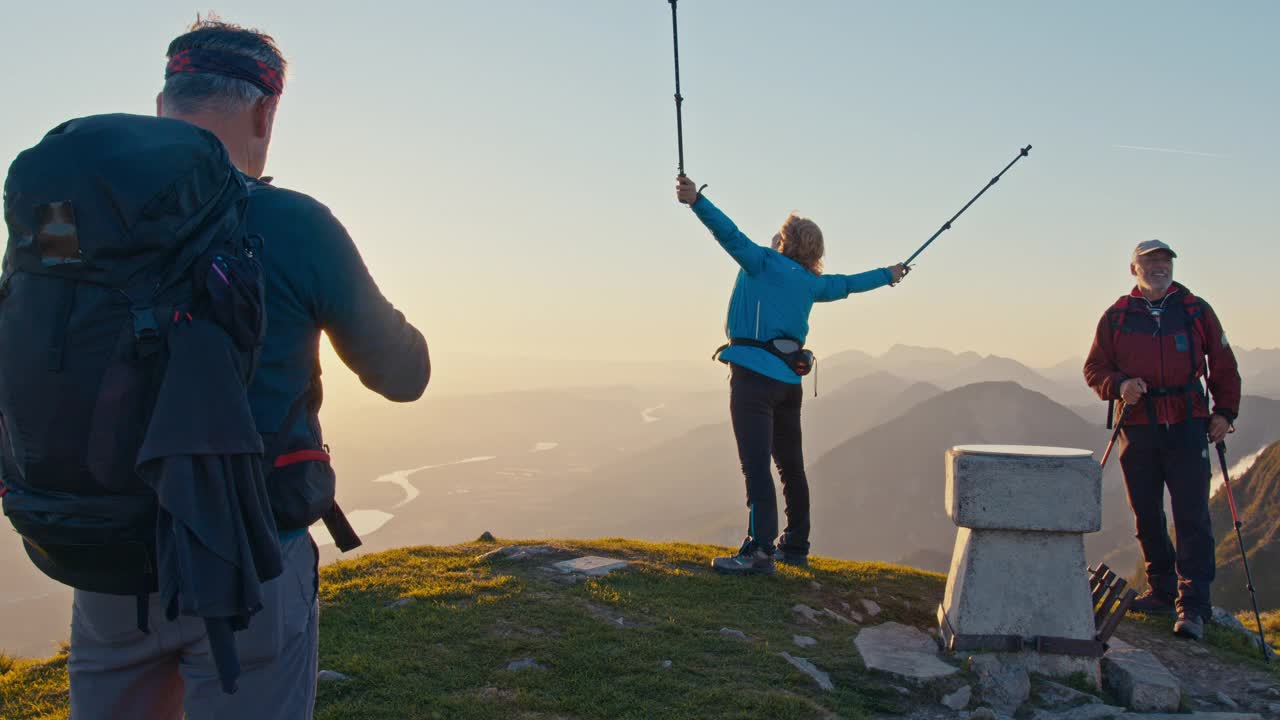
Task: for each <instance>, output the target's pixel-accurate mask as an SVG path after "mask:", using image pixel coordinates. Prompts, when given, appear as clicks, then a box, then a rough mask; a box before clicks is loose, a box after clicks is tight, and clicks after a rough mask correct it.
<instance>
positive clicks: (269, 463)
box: [262, 365, 320, 472]
mask: <svg viewBox="0 0 1280 720" xmlns="http://www.w3.org/2000/svg"><path fill="white" fill-rule="evenodd" d="M319 378H320V369H319V366H318V365H317V366H316V370H315V371H314V372H313V373H312V374H311V379H310V380H308V381H307V386H306V387H305V388H303V389H302V394H300V395H298V397H297V399H295V400H294V401H293V404H292V405H290V406H289V414H288V415H286V416H285V418H284V423H283V424H282V425H281V426H280V429H279V430H277V431H276V435H275V437H274V438H272V439H271V445H270V446H268V447H267V448H266V452H264V453H263V456H262V459H263V462H264V463H265V466H266V468H267V472H271V468H273V467H275V464H276V459H278V458H279V457H280V455H282V454H283V453H284V450H285V448H286V447H287V446H288V444H289V431H290V430H292V429H293V426H294V425H297V424H298V419H299V418H300V417H302V411H303V410H304V409H310V408H311V407H312V406H313V405H314V404H315V398H316V396H317V395H318V394H319V393H318V388H319Z"/></svg>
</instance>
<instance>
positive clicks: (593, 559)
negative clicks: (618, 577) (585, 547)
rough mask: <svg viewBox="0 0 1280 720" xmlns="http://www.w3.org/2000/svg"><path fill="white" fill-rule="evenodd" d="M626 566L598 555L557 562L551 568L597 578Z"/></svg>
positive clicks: (616, 560) (620, 561)
mask: <svg viewBox="0 0 1280 720" xmlns="http://www.w3.org/2000/svg"><path fill="white" fill-rule="evenodd" d="M627 565H628V563H627V561H626V560H618V559H617V558H607V557H600V556H599V555H587V556H585V557H580V558H574V559H572V560H565V561H563V562H558V563H556V564H555V565H554V566H553V567H555V568H556V569H557V570H559V571H560V572H565V573H579V574H582V575H590V576H592V577H599V576H601V575H608V574H609V573H611V572H613V571H614V570H621V569H622V568H624V567H626V566H627Z"/></svg>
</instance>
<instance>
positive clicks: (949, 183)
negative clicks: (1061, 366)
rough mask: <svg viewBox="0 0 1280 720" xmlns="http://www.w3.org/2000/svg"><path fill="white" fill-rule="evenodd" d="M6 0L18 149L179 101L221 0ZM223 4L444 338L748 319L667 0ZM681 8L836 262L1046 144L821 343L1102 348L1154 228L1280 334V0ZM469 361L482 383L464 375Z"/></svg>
mask: <svg viewBox="0 0 1280 720" xmlns="http://www.w3.org/2000/svg"><path fill="white" fill-rule="evenodd" d="M0 3H3V10H2V11H0V48H3V50H2V51H0V52H2V53H3V57H4V67H5V73H4V77H3V80H0V88H2V89H3V95H2V97H3V98H4V100H3V103H2V106H3V111H2V112H0V158H2V159H3V162H5V163H7V162H8V161H9V160H11V159H12V158H13V156H14V155H15V154H16V153H17V152H18V151H20V150H21V149H22V148H24V147H27V146H29V145H31V144H34V143H35V142H36V141H37V140H38V139H39V137H40V135H41V133H43V132H44V131H46V130H48V129H49V128H51V127H53V126H54V125H56V124H58V123H59V122H61V121H63V120H65V119H67V118H69V117H74V116H78V115H85V114H92V113H98V112H116V111H125V112H137V113H150V112H153V110H154V103H153V98H154V96H155V93H156V92H157V91H158V90H159V88H160V86H161V82H162V77H163V68H164V56H163V53H164V49H165V47H166V45H167V44H168V42H169V40H170V39H171V38H172V37H173V36H175V35H176V34H178V33H180V32H181V31H182V30H183V28H184V26H185V25H186V24H188V23H189V22H191V21H192V20H194V19H195V15H196V13H197V12H198V11H206V10H208V9H210V7H209V6H205V5H189V6H188V5H184V4H182V3H174V2H172V0H165V1H164V2H160V1H158V0H157V1H154V2H152V1H145V2H139V1H132V0H122V1H121V2H115V3H101V2H80V1H78V0H68V2H59V3H33V2H17V1H16V0H0ZM212 9H214V10H216V11H217V12H218V13H219V14H220V15H221V16H222V17H223V19H225V20H228V21H232V22H237V23H240V24H244V25H248V26H253V27H258V28H261V29H263V30H265V31H267V32H269V33H271V34H273V35H274V36H275V37H276V39H277V41H278V42H279V44H280V46H281V48H282V49H283V51H284V52H285V54H286V56H287V57H288V59H289V60H290V62H291V71H290V77H289V85H288V88H287V90H286V92H285V95H284V99H283V102H282V105H281V111H280V116H279V119H278V122H277V126H276V134H275V141H274V144H273V147H272V154H271V157H270V161H269V163H268V168H267V171H268V174H271V175H274V176H275V177H276V178H277V182H278V184H281V185H284V186H286V187H290V188H294V189H297V190H301V191H304V192H307V193H309V194H312V195H314V196H315V197H317V198H319V199H320V200H321V201H323V202H325V203H326V204H328V205H329V206H330V207H331V208H332V209H333V210H334V212H335V213H336V214H337V215H338V217H339V218H340V219H341V220H342V221H343V222H344V224H345V225H346V226H347V228H348V229H349V230H350V231H351V232H352V234H353V236H354V237H355V238H356V241H357V243H358V244H359V245H360V247H361V250H362V252H363V253H364V256H365V259H366V261H367V263H368V264H369V265H370V267H371V269H372V270H373V272H374V274H375V276H376V277H377V278H378V279H379V281H380V283H381V285H382V287H383V290H384V292H385V293H386V294H387V295H388V296H389V297H390V298H391V299H392V300H393V301H394V302H395V303H396V304H397V305H398V306H400V307H402V308H403V309H404V310H405V311H406V313H407V314H408V315H409V317H410V318H411V319H412V320H413V321H414V322H415V323H416V324H417V325H418V326H419V327H420V328H422V329H423V331H424V332H425V334H426V335H427V338H428V341H429V342H430V343H431V346H432V350H433V355H434V356H435V357H436V359H437V361H441V360H443V361H444V362H445V363H446V364H447V363H448V361H449V359H450V358H451V357H454V358H457V357H462V353H463V352H465V353H470V354H480V355H493V356H504V355H533V356H541V357H543V358H548V357H557V356H563V357H570V356H572V357H589V356H592V355H593V354H598V355H599V356H602V357H610V358H628V359H635V360H645V361H648V360H655V361H690V362H697V361H701V360H703V359H704V358H705V357H706V356H707V355H708V354H709V353H710V351H711V350H712V349H713V348H714V347H715V346H716V345H718V344H719V343H720V342H721V338H722V330H723V327H722V326H723V320H724V310H725V306H726V303H727V300H728V295H729V289H730V287H731V285H732V281H733V276H734V272H735V266H734V265H733V264H732V262H731V261H730V260H729V258H728V257H727V256H726V255H724V254H723V252H721V251H720V250H719V249H718V248H717V247H716V245H715V244H714V243H713V242H712V241H711V240H710V238H709V236H708V235H707V233H706V232H705V231H704V230H703V229H702V227H701V225H700V224H699V223H698V222H697V221H696V219H694V217H693V216H692V214H691V213H689V212H688V211H687V210H686V209H684V208H682V207H680V206H678V205H677V204H676V203H675V201H674V191H673V185H674V181H673V176H674V174H675V163H676V151H675V118H674V107H673V102H672V97H671V96H672V93H673V86H672V83H673V73H672V57H671V24H670V23H671V16H670V8H669V5H668V3H667V2H665V1H664V0H589V1H588V0H577V1H576V2H568V1H561V0H539V1H537V2H533V1H525V0H505V1H498V0H494V1H488V2H486V1H483V0H471V1H469V2H456V1H453V2H435V1H425V2H363V3H352V2H328V1H308V2H263V1H260V0H259V1H256V2H244V1H242V0H232V1H227V2H219V3H217V4H215V5H213V6H212ZM679 11H680V41H681V47H680V51H681V70H682V85H683V88H682V89H683V92H684V95H685V98H686V100H685V108H684V114H685V117H684V121H685V154H686V166H687V170H688V172H689V174H690V175H691V176H692V177H693V178H694V179H695V180H697V181H698V182H699V183H703V182H705V183H709V184H710V187H709V188H708V189H707V194H708V196H710V197H712V198H713V199H714V200H715V202H716V203H717V204H718V205H719V206H720V207H721V208H723V209H724V210H725V211H726V212H727V213H728V214H729V215H730V217H732V218H734V219H735V220H736V221H737V222H738V224H739V226H740V227H742V228H743V230H744V231H746V232H747V234H748V235H749V236H751V237H753V238H754V239H755V240H757V241H759V242H768V239H769V238H770V236H771V235H772V234H773V232H774V231H775V230H776V228H777V226H778V225H779V223H780V222H781V221H782V219H783V218H784V217H785V216H786V214H787V213H788V212H789V211H792V210H796V211H798V212H800V213H802V214H805V215H808V216H810V217H812V218H813V219H815V220H816V221H817V222H818V224H819V225H821V227H822V228H823V231H824V234H825V235H826V238H827V246H828V256H827V268H828V269H829V271H833V272H857V271H861V270H865V269H868V268H871V267H877V266H882V265H887V264H891V263H893V262H897V261H900V260H903V259H905V257H906V256H907V255H909V254H910V253H911V251H913V250H914V249H915V248H916V247H917V246H918V245H919V244H920V243H921V242H923V241H924V239H925V238H927V237H928V236H929V235H930V234H931V233H932V232H933V231H934V230H935V229H937V227H938V226H939V225H940V224H941V223H942V222H943V221H944V220H945V219H946V218H947V217H948V216H950V214H951V213H953V212H954V211H955V210H957V209H958V208H959V207H960V206H961V205H962V204H963V203H964V202H965V201H966V200H968V198H969V197H970V196H971V195H972V194H973V193H975V192H977V191H978V189H979V188H980V187H981V186H982V184H983V183H985V182H986V181H987V180H988V179H989V178H990V177H991V175H993V174H994V173H995V172H996V171H998V170H999V169H1000V168H1001V167H1003V166H1004V164H1005V163H1007V162H1008V161H1009V160H1010V159H1012V158H1013V156H1014V154H1015V153H1016V151H1017V148H1018V147H1020V146H1022V145H1025V144H1027V143H1031V144H1032V145H1034V150H1033V151H1032V154H1031V156H1030V157H1029V158H1028V159H1026V160H1024V161H1022V162H1020V163H1019V164H1018V165H1017V166H1016V167H1015V168H1014V169H1013V170H1012V171H1010V173H1009V174H1008V175H1006V177H1005V180H1004V181H1002V182H1001V183H1000V184H999V185H997V186H996V187H995V188H993V189H992V190H991V191H990V192H989V193H988V194H987V195H986V196H984V197H983V198H982V199H981V200H980V201H979V202H978V203H977V204H976V205H974V207H973V208H971V209H970V211H969V212H968V213H967V214H966V215H965V216H964V217H963V218H962V219H961V220H960V221H959V222H957V223H956V226H955V228H954V229H953V230H951V231H949V232H947V233H945V234H944V235H943V236H942V238H941V239H940V240H939V241H938V242H937V243H936V244H935V245H934V246H933V247H932V248H930V249H929V250H928V251H927V252H926V253H925V254H924V255H923V256H922V257H921V259H920V262H919V265H918V267H917V269H916V272H915V273H913V274H912V275H911V276H910V277H909V278H908V279H907V281H906V282H905V283H904V284H903V285H902V286H900V287H898V288H894V289H883V290H879V291H876V292H874V293H871V294H869V295H864V296H854V297H853V298H851V299H849V300H847V301H845V302H843V303H837V304H834V305H827V306H818V307H817V308H816V309H815V311H814V314H813V317H812V329H813V330H812V333H811V336H810V343H811V345H812V346H813V347H814V348H815V349H816V350H817V351H818V352H819V353H820V354H821V353H822V352H827V353H830V352H834V351H836V350H842V349H846V348H854V347H856V348H861V349H864V350H867V351H870V352H880V351H882V350H884V349H885V348H887V347H888V346H890V345H891V344H893V343H898V342H902V343H911V344H918V345H936V346H943V347H949V348H952V349H956V350H964V349H971V350H977V351H979V352H983V353H998V354H1002V355H1008V356H1013V357H1016V358H1019V359H1022V360H1024V361H1026V362H1028V363H1031V364H1036V365H1049V364H1052V363H1055V362H1057V361H1059V360H1061V359H1064V358H1066V357H1068V356H1073V355H1082V354H1083V353H1084V352H1085V351H1086V350H1087V345H1088V343H1089V340H1090V337H1091V334H1092V331H1093V327H1094V325H1095V323H1096V322H1097V318H1098V317H1099V315H1100V314H1101V312H1102V311H1103V310H1104V309H1105V308H1106V306H1107V305H1108V304H1109V303H1110V302H1111V301H1113V300H1114V299H1115V297H1117V296H1118V295H1120V294H1122V293H1124V292H1125V291H1126V290H1127V289H1128V288H1129V287H1130V279H1129V277H1128V268H1127V262H1128V253H1129V251H1130V250H1131V248H1132V247H1133V245H1134V244H1135V243H1136V242H1138V241H1139V240H1143V239H1147V238H1151V237H1158V238H1161V239H1163V240H1165V241H1166V242H1168V243H1170V244H1171V245H1172V246H1173V247H1174V248H1175V249H1176V250H1177V251H1178V252H1179V254H1180V258H1179V261H1178V265H1177V267H1176V268H1175V277H1177V278H1178V279H1180V280H1182V281H1184V282H1185V283H1186V284H1187V285H1189V286H1190V287H1191V288H1192V289H1193V290H1195V291H1196V292H1198V293H1199V294H1201V295H1203V296H1205V297H1206V299H1208V300H1209V301H1210V302H1211V303H1212V304H1213V305H1214V307H1215V308H1216V309H1217V310H1218V311H1219V314H1220V315H1221V316H1222V317H1223V320H1224V323H1225V325H1226V328H1227V330H1228V333H1229V335H1230V336H1231V337H1232V339H1233V341H1234V342H1235V343H1236V344H1237V345H1241V346H1246V347H1258V346H1264V347H1274V346H1277V345H1280V323H1278V322H1277V320H1276V313H1277V310H1280V294H1278V293H1277V291H1276V268H1277V267H1280V229H1278V228H1280V220H1278V219H1277V218H1278V217H1280V214H1278V213H1277V205H1278V204H1280V203H1277V198H1280V175H1278V174H1277V170H1276V168H1277V167H1280V140H1278V139H1277V137H1278V135H1280V133H1278V131H1277V128H1280V83H1278V82H1277V81H1276V73H1277V62H1276V56H1275V41H1274V32H1275V29H1276V28H1277V27H1280V3H1276V2H1269V1H1258V2H1232V3H1213V4H1210V3H1202V2H1125V3H1114V2H1080V3H1049V2H1035V3H1027V2H1013V1H1012V0H1010V1H1009V2H964V3H956V2H941V1H939V2H889V1H887V0H886V1H884V2H878V3H869V2H855V1H854V0H829V1H823V2H816V1H815V2H803V1H801V0H796V1H794V2H777V1H776V0H769V1H765V0H683V1H682V2H680V4H679ZM1144 148H1145V149H1144ZM1175 151H1178V152H1175ZM462 382H466V383H468V384H469V385H470V386H471V387H472V388H474V389H477V390H480V389H483V378H480V377H474V378H473V377H468V376H467V374H466V373H465V372H457V373H454V374H453V375H452V376H451V377H450V376H445V377H440V376H438V377H437V383H445V384H446V385H447V384H449V383H462ZM446 389H447V388H446Z"/></svg>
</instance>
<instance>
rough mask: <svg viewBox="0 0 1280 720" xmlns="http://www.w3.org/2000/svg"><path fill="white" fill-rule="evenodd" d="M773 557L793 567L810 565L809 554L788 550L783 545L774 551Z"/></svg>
mask: <svg viewBox="0 0 1280 720" xmlns="http://www.w3.org/2000/svg"><path fill="white" fill-rule="evenodd" d="M773 559H774V560H775V561H777V562H780V563H782V564H783V565H791V566H793V567H802V568H807V567H809V554H808V553H798V552H788V551H786V550H784V549H782V548H781V547H779V548H778V549H777V550H774V551H773Z"/></svg>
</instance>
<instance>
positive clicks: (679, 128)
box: [667, 0, 684, 176]
mask: <svg viewBox="0 0 1280 720" xmlns="http://www.w3.org/2000/svg"><path fill="white" fill-rule="evenodd" d="M667 2H669V3H671V47H672V49H673V50H674V51H675V59H676V149H677V151H678V152H679V153H680V165H679V171H680V175H681V176H683V175H684V124H683V122H682V121H681V118H680V105H681V103H683V102H684V98H683V97H681V96H680V33H679V32H678V31H677V29H676V0H667Z"/></svg>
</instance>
